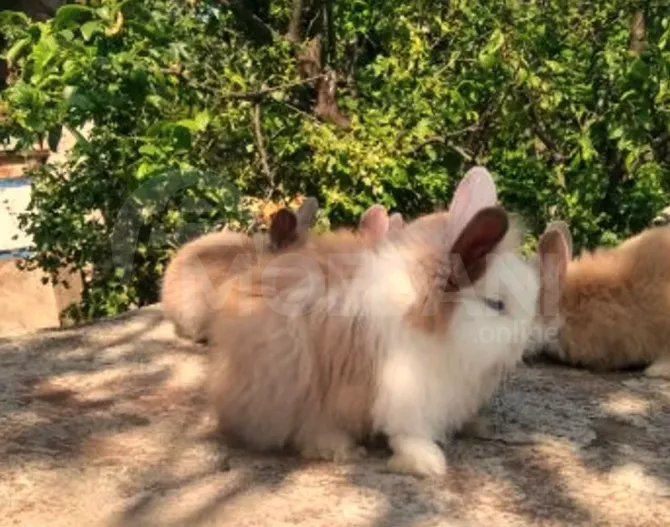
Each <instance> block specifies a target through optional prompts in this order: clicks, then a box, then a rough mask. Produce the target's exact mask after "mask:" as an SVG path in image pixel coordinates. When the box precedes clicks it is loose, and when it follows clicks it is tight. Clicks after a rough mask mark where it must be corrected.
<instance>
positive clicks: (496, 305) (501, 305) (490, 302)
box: [484, 298, 505, 311]
mask: <svg viewBox="0 0 670 527" xmlns="http://www.w3.org/2000/svg"><path fill="white" fill-rule="evenodd" d="M484 303H485V304H486V305H487V306H488V307H490V308H491V309H494V310H495V311H504V310H505V302H503V301H502V300H496V299H494V298H484Z"/></svg>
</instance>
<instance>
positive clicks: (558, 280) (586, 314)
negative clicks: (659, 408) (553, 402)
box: [529, 222, 670, 378]
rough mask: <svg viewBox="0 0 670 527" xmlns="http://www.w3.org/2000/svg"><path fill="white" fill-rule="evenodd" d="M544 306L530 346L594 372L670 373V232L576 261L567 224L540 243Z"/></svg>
mask: <svg viewBox="0 0 670 527" xmlns="http://www.w3.org/2000/svg"><path fill="white" fill-rule="evenodd" d="M538 255H539V262H540V266H541V268H542V293H541V305H540V309H539V313H538V318H537V328H536V332H535V335H534V338H533V341H532V345H531V347H530V348H529V351H530V353H531V354H533V353H538V352H539V353H541V354H545V355H547V356H550V357H552V358H554V359H556V360H558V361H561V362H564V363H567V364H571V365H574V366H582V367H586V368H589V369H592V370H594V371H613V370H619V369H627V368H631V367H641V366H647V368H646V370H645V373H646V374H647V375H648V376H652V377H666V378H670V229H668V228H665V227H661V228H650V229H648V230H646V231H643V232H642V233H640V234H638V235H637V236H634V237H632V238H630V239H628V240H626V241H625V242H623V243H622V244H620V245H619V246H618V247H615V248H611V249H609V248H601V249H597V250H596V251H593V252H584V253H582V254H581V255H580V256H579V257H578V258H576V259H574V260H573V259H572V239H571V236H570V230H569V228H568V225H567V224H566V223H564V222H555V223H552V224H550V225H549V226H548V227H547V229H546V230H545V233H544V234H543V235H542V237H541V238H540V242H539V250H538Z"/></svg>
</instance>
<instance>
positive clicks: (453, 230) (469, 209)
mask: <svg viewBox="0 0 670 527" xmlns="http://www.w3.org/2000/svg"><path fill="white" fill-rule="evenodd" d="M497 202H498V194H497V192H496V186H495V183H494V182H493V178H492V177H491V174H490V173H489V171H488V170H486V169H485V168H484V167H481V166H476V167H473V168H471V169H470V170H468V172H467V173H466V174H465V176H463V179H461V181H460V183H459V184H458V186H457V187H456V191H455V192H454V196H453V197H452V199H451V203H450V204H449V229H448V231H449V232H448V236H449V238H450V242H452V243H453V242H454V241H455V240H456V238H457V237H458V236H459V235H460V233H461V231H462V230H463V229H465V226H466V225H467V224H468V223H469V222H470V220H471V219H472V218H474V216H475V215H476V214H477V213H478V212H479V211H480V210H483V209H485V208H487V207H495V206H496V204H497Z"/></svg>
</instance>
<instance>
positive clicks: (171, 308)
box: [161, 198, 402, 342]
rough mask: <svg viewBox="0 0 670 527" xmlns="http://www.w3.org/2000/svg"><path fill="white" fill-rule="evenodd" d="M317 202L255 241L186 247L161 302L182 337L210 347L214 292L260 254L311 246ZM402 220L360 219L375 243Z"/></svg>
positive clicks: (375, 209) (212, 238) (284, 215)
mask: <svg viewBox="0 0 670 527" xmlns="http://www.w3.org/2000/svg"><path fill="white" fill-rule="evenodd" d="M317 211H318V202H317V200H316V199H314V198H307V199H306V200H305V202H304V203H303V204H302V205H301V207H300V208H299V209H298V211H297V212H296V213H293V212H292V211H290V210H289V209H280V210H279V211H277V213H276V214H275V215H274V216H273V217H272V220H271V223H270V228H269V231H268V234H267V235H265V234H262V235H259V236H256V237H254V238H251V237H249V236H246V235H243V234H241V233H235V232H230V231H224V232H216V233H210V234H207V235H205V236H202V237H200V238H197V239H195V240H193V241H192V242H189V243H187V244H186V245H184V247H182V249H181V250H180V251H179V252H178V253H177V255H176V256H175V257H174V258H173V260H172V261H171V262H170V264H169V265H168V268H167V270H166V272H165V277H164V279H163V284H162V290H161V302H162V308H163V312H164V313H165V316H166V317H167V318H168V319H170V320H172V321H173V323H174V325H175V330H176V332H177V334H178V335H179V336H181V337H183V338H187V339H191V340H194V341H196V342H206V341H207V335H206V334H205V324H206V320H207V317H208V315H209V312H210V311H211V309H212V306H213V305H214V304H213V302H215V300H216V297H215V296H212V295H214V291H215V289H216V288H217V287H218V286H220V285H221V284H222V283H223V282H224V281H225V280H227V279H228V278H229V277H231V276H234V275H235V274H236V273H238V272H241V271H242V270H244V269H247V268H249V267H250V266H251V265H252V264H253V263H254V262H255V261H256V259H257V258H258V257H259V255H262V254H266V253H270V254H277V253H280V252H281V251H286V250H289V249H291V248H296V247H300V246H301V245H303V244H305V243H307V241H308V239H309V230H310V228H311V227H312V225H313V224H314V220H315V218H316V213H317ZM401 226H402V224H401V223H399V222H398V220H397V218H396V219H394V218H393V216H391V217H389V216H388V215H387V211H386V209H385V208H384V207H383V206H381V205H373V206H371V207H370V208H368V209H367V210H366V211H365V212H364V213H363V215H362V216H361V219H360V220H359V225H358V230H359V233H360V234H361V236H362V237H363V239H365V240H367V241H369V242H374V241H375V240H376V239H378V238H380V237H382V236H384V235H385V234H386V232H387V231H388V230H389V229H395V228H400V227H401Z"/></svg>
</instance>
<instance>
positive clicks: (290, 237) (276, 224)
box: [269, 209, 298, 248]
mask: <svg viewBox="0 0 670 527" xmlns="http://www.w3.org/2000/svg"><path fill="white" fill-rule="evenodd" d="M297 228H298V217H297V216H296V214H295V213H294V212H292V211H290V210H288V209H280V210H278V211H277V212H275V213H274V214H273V215H272V220H270V229H269V234H270V241H271V243H272V244H273V245H274V246H275V247H277V248H281V247H284V246H286V245H288V244H289V243H291V242H293V241H294V240H295V239H296V238H297V232H296V231H297Z"/></svg>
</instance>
